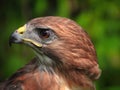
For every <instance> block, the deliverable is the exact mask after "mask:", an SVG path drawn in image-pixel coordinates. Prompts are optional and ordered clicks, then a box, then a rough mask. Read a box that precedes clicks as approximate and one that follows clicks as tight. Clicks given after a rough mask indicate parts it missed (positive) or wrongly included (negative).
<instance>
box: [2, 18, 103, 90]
mask: <svg viewBox="0 0 120 90" xmlns="http://www.w3.org/2000/svg"><path fill="white" fill-rule="evenodd" d="M27 24H28V25H31V26H34V27H45V28H50V29H52V30H53V31H54V32H55V34H56V35H57V36H58V40H56V41H55V42H53V43H51V44H49V45H47V46H46V47H43V48H42V51H43V53H44V54H45V55H46V56H48V57H50V58H51V59H52V60H53V61H54V64H53V65H52V66H50V67H49V66H45V68H42V65H40V64H38V61H39V60H37V58H36V59H34V60H32V61H31V63H29V64H28V65H26V66H25V67H24V68H22V69H20V70H18V71H17V72H16V74H14V75H13V76H12V77H11V78H9V79H8V80H7V81H5V83H4V84H2V85H1V88H2V89H0V90H10V88H12V90H95V86H94V80H97V79H98V78H99V76H100V73H101V70H100V69H99V65H98V61H97V57H96V51H95V48H94V45H93V44H92V42H91V40H90V38H89V36H88V34H87V33H86V32H85V31H84V30H83V29H82V28H81V27H80V26H79V25H78V24H76V23H75V22H74V21H72V20H70V19H67V18H61V17H53V16H49V17H42V18H36V19H33V20H31V21H30V22H28V23H27ZM43 67H44V66H43ZM51 68H52V69H51ZM8 88H9V89H8Z"/></svg>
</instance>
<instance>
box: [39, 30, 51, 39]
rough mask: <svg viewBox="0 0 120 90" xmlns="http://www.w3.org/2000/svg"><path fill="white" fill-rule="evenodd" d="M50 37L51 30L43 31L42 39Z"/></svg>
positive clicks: (41, 32) (41, 33)
mask: <svg viewBox="0 0 120 90" xmlns="http://www.w3.org/2000/svg"><path fill="white" fill-rule="evenodd" d="M49 36H50V31H49V30H41V31H40V37H41V38H48V37H49Z"/></svg>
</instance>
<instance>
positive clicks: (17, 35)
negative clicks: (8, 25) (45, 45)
mask: <svg viewBox="0 0 120 90" xmlns="http://www.w3.org/2000/svg"><path fill="white" fill-rule="evenodd" d="M25 31H26V25H24V26H22V27H20V28H19V29H17V30H16V31H15V32H13V33H12V34H11V36H10V38H9V45H10V46H11V45H12V43H26V44H27V43H31V44H34V45H35V46H37V47H42V44H41V43H37V42H35V41H33V40H31V39H28V38H24V37H22V36H23V34H24V32H25Z"/></svg>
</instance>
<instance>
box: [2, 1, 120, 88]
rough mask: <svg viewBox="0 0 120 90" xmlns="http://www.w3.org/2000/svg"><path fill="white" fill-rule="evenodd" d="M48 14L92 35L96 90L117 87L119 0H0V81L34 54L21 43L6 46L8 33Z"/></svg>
mask: <svg viewBox="0 0 120 90" xmlns="http://www.w3.org/2000/svg"><path fill="white" fill-rule="evenodd" d="M49 15H50V16H51V15H54V16H62V17H67V18H71V19H73V20H75V21H76V22H77V23H79V24H80V25H81V26H82V27H83V28H84V29H85V30H86V31H87V32H88V34H89V35H90V36H91V39H92V41H93V43H94V45H95V47H96V50H97V55H98V60H99V64H100V68H101V69H102V75H101V77H100V79H99V80H98V81H96V86H97V90H120V40H119V39H120V0H0V81H2V80H4V79H6V78H8V77H9V76H10V75H11V74H13V73H14V72H15V71H16V70H17V69H18V68H20V67H22V66H24V65H25V64H26V63H27V62H29V60H30V59H31V58H33V57H34V53H33V52H32V50H31V49H29V48H28V47H25V46H24V45H13V46H12V47H9V45H8V39H9V36H10V34H11V33H12V32H13V31H14V30H15V29H17V28H18V27H20V26H22V25H23V24H25V23H26V22H27V21H28V20H30V19H32V18H35V17H41V16H49Z"/></svg>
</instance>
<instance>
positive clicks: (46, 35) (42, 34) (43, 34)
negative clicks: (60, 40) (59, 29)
mask: <svg viewBox="0 0 120 90" xmlns="http://www.w3.org/2000/svg"><path fill="white" fill-rule="evenodd" d="M36 30H37V32H38V35H39V37H40V38H42V39H47V38H49V37H50V35H51V32H50V29H41V28H37V29H36Z"/></svg>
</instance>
